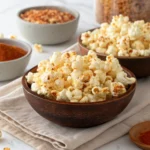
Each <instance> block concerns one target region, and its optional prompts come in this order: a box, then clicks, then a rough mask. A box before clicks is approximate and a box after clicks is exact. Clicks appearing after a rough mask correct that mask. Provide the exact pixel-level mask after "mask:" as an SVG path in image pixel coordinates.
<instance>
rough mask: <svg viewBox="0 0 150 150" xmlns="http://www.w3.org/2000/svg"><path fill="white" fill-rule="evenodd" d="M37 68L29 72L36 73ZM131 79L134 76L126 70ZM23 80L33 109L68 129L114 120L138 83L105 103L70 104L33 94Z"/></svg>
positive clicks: (24, 88) (23, 80) (24, 79)
mask: <svg viewBox="0 0 150 150" xmlns="http://www.w3.org/2000/svg"><path fill="white" fill-rule="evenodd" d="M36 69H37V66H36V67H34V68H32V69H31V70H29V71H28V72H36ZM124 71H125V72H126V73H127V74H128V76H129V77H134V74H133V73H132V72H130V71H129V70H127V69H125V68H124ZM28 72H27V73H26V74H25V75H24V76H23V78H22V85H23V91H24V94H25V97H26V99H27V100H28V102H29V103H30V104H31V106H32V107H33V109H34V110H35V111H37V112H38V113H39V114H40V115H41V116H43V117H44V118H46V119H48V120H50V121H52V122H55V123H56V124H59V125H62V126H67V127H76V128H79V127H80V128H81V127H92V126H96V125H100V124H102V123H105V122H107V121H110V120H112V119H114V118H115V117H116V116H117V115H118V114H120V113H121V112H122V111H123V110H124V109H125V108H126V106H127V105H128V104H129V102H130V101H131V99H132V97H133V94H134V91H135V87H136V83H135V84H132V85H131V86H130V87H129V89H128V90H127V92H126V93H125V94H124V95H122V96H120V97H117V98H113V99H111V100H107V101H103V102H93V103H70V102H63V101H56V100H55V99H48V98H45V97H44V96H40V95H38V94H36V93H35V92H32V91H31V89H30V85H29V84H28V83H27V81H26V78H25V76H26V75H27V74H28Z"/></svg>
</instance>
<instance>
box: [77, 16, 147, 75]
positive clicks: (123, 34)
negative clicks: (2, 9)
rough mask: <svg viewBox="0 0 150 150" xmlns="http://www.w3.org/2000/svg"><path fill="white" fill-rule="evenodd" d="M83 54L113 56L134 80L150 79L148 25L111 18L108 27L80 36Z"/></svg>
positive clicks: (103, 25) (125, 18)
mask: <svg viewBox="0 0 150 150" xmlns="http://www.w3.org/2000/svg"><path fill="white" fill-rule="evenodd" d="M78 42H79V46H80V50H81V53H82V54H87V53H88V51H89V50H93V51H95V52H96V53H97V55H98V57H99V58H101V59H106V56H107V55H110V54H112V55H114V56H115V57H116V58H118V60H119V62H120V64H121V65H122V66H125V67H126V68H128V69H129V70H131V71H132V72H133V73H134V74H135V75H136V77H145V76H150V67H149V65H150V23H149V22H147V23H145V22H144V21H143V20H139V21H135V22H130V21H129V18H128V17H127V16H123V15H119V16H114V17H113V18H112V21H111V23H110V24H108V23H102V24H101V27H100V28H97V29H93V30H89V31H87V32H85V33H82V34H81V36H80V37H79V39H78Z"/></svg>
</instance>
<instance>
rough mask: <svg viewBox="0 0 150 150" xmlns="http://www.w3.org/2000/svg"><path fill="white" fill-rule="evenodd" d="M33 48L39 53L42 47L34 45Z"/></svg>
mask: <svg viewBox="0 0 150 150" xmlns="http://www.w3.org/2000/svg"><path fill="white" fill-rule="evenodd" d="M33 47H34V49H35V50H36V51H37V52H39V53H42V52H43V47H42V45H41V44H34V45H33Z"/></svg>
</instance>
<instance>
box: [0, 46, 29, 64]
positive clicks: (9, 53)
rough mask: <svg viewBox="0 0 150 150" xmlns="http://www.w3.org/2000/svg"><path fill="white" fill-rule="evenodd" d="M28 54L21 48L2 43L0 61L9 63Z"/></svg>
mask: <svg viewBox="0 0 150 150" xmlns="http://www.w3.org/2000/svg"><path fill="white" fill-rule="evenodd" d="M26 54H27V52H26V51H25V50H23V49H21V48H19V47H16V46H11V45H7V44H3V43H0V61H9V60H14V59H18V58H20V57H22V56H24V55H26Z"/></svg>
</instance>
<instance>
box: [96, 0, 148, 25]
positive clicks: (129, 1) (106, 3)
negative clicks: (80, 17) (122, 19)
mask: <svg viewBox="0 0 150 150" xmlns="http://www.w3.org/2000/svg"><path fill="white" fill-rule="evenodd" d="M119 14H122V15H124V16H129V18H130V20H131V21H135V20H145V21H146V22H150V0H95V16H96V21H97V22H98V23H102V22H111V19H112V16H114V15H119Z"/></svg>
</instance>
